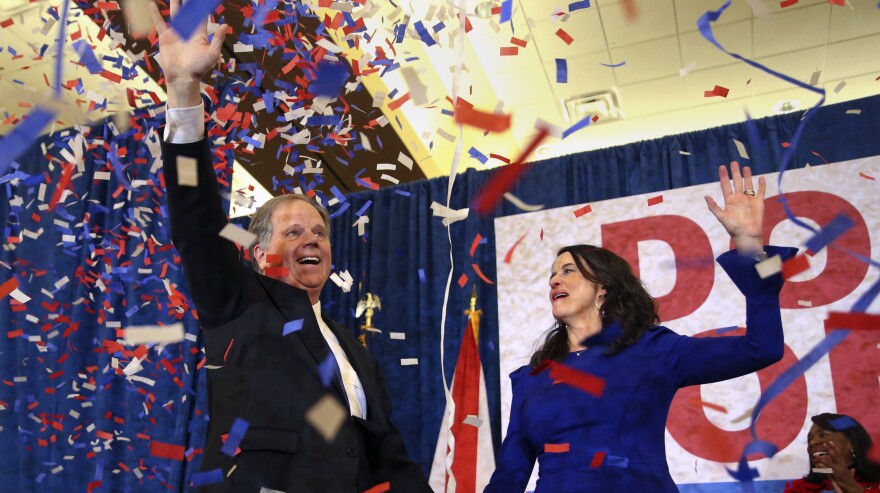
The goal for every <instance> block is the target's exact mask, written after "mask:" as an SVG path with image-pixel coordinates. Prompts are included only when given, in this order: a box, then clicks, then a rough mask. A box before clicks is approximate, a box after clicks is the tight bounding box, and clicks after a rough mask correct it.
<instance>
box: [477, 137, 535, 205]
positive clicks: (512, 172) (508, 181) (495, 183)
mask: <svg viewBox="0 0 880 493" xmlns="http://www.w3.org/2000/svg"><path fill="white" fill-rule="evenodd" d="M549 133H550V132H549V130H548V129H546V128H542V129H541V130H540V132H538V134H537V135H536V136H535V137H534V139H532V142H531V143H529V145H528V147H526V149H525V150H524V151H523V153H522V155H520V157H519V158H518V159H517V160H516V161H515V162H514V163H512V164H510V165H508V166H505V167H503V168H501V169H500V170H499V171H498V172H497V173H495V174H494V175H493V176H492V178H490V179H489V183H488V184H486V187H485V188H483V189H482V190H481V191H480V193H479V195H477V198H476V199H474V203H473V204H472V207H473V208H474V210H475V211H476V212H477V213H478V214H487V213H489V212H491V211H492V210H494V209H495V207H496V206H497V205H498V202H500V201H501V197H503V196H504V193H505V192H507V191H508V190H510V188H511V187H512V186H513V184H514V183H516V181H517V180H519V178H520V177H521V176H522V174H523V173H525V172H526V170H527V169H528V168H529V166H528V165H526V164H523V163H524V162H525V160H526V158H528V157H529V156H530V155H531V154H532V152H533V151H534V150H535V149H536V148H537V147H538V145H539V144H540V143H541V141H543V140H544V139H545V138H547V135H548V134H549Z"/></svg>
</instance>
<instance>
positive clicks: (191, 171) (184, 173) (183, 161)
mask: <svg viewBox="0 0 880 493" xmlns="http://www.w3.org/2000/svg"><path fill="white" fill-rule="evenodd" d="M177 184H178V185H180V186H182V187H197V186H199V175H198V171H197V170H196V160H195V158H191V157H187V156H177Z"/></svg>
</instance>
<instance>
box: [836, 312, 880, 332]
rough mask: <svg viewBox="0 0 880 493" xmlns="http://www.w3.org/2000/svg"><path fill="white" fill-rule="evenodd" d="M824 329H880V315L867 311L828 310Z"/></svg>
mask: <svg viewBox="0 0 880 493" xmlns="http://www.w3.org/2000/svg"><path fill="white" fill-rule="evenodd" d="M825 328H826V329H853V330H867V329H880V315H871V314H867V313H853V312H848V313H842V312H830V313H828V319H826V320H825Z"/></svg>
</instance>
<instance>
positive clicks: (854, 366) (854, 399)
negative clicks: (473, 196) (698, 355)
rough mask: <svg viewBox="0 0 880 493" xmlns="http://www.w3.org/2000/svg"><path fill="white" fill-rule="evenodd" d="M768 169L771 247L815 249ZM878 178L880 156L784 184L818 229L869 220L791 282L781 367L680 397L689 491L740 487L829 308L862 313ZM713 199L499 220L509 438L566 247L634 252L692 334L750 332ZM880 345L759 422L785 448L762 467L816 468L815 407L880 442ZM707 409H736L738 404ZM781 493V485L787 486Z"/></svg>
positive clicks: (675, 322)
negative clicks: (723, 263) (762, 400)
mask: <svg viewBox="0 0 880 493" xmlns="http://www.w3.org/2000/svg"><path fill="white" fill-rule="evenodd" d="M764 176H765V177H766V179H767V183H768V187H767V194H766V203H765V205H766V221H765V241H767V242H768V243H771V244H775V245H791V246H798V247H800V248H801V249H802V250H803V248H804V247H803V244H804V243H805V241H806V240H807V239H809V238H810V237H811V236H812V233H811V232H809V231H807V230H806V229H803V228H801V227H799V226H797V225H795V224H794V222H792V221H790V220H789V219H787V217H786V215H785V213H784V211H783V207H782V204H781V203H780V202H779V201H778V198H779V192H778V189H777V174H776V173H774V174H769V175H764ZM878 179H880V157H872V158H866V159H860V160H855V161H849V162H844V163H838V164H832V165H829V166H819V167H813V168H805V169H799V170H793V171H789V172H787V173H785V175H784V180H783V183H782V189H783V191H784V192H785V194H786V196H787V199H788V204H789V206H790V207H791V209H792V211H793V212H794V214H795V215H796V216H797V217H799V218H800V219H802V220H803V221H804V222H806V223H808V224H810V225H812V226H813V227H817V228H818V227H822V226H824V225H826V224H827V223H829V222H830V221H831V220H832V219H834V217H835V216H837V215H838V214H841V213H842V214H845V215H846V216H848V217H849V218H850V219H852V220H853V221H854V222H855V226H853V227H852V228H851V229H850V230H849V231H848V232H847V233H845V234H844V235H843V236H841V237H840V239H839V240H838V241H837V242H835V243H834V244H833V246H832V248H826V249H824V250H822V251H820V252H818V253H817V254H815V255H813V256H810V257H808V258H809V262H810V265H811V267H810V269H809V270H808V271H806V272H803V273H801V274H798V275H796V276H794V277H792V278H791V279H789V280H788V281H787V283H786V285H785V288H784V289H783V291H782V294H781V303H782V308H783V313H782V317H783V323H784V330H785V342H786V349H785V356H784V358H783V360H782V361H781V362H779V363H777V364H775V365H773V366H771V367H770V368H767V369H764V370H762V371H760V372H758V373H756V374H750V375H746V376H744V377H740V378H737V379H735V380H730V381H727V382H721V383H716V384H711V385H703V386H699V387H696V386H695V387H689V388H685V389H682V390H680V391H679V393H678V394H677V396H676V398H675V401H674V402H673V405H672V409H671V411H670V415H669V418H668V421H667V427H666V451H667V459H668V461H669V466H670V471H671V473H672V476H673V479H674V480H675V482H676V483H678V484H679V485H683V484H688V485H690V486H684V487H682V488H681V490H682V491H685V492H688V491H728V490H729V488H731V487H732V486H733V485H732V482H733V479H732V478H731V477H730V475H729V474H728V473H727V472H726V470H725V467H731V468H733V469H736V464H735V463H736V461H737V460H738V459H739V456H740V453H741V452H742V449H743V446H744V445H745V444H746V443H748V442H749V441H750V436H749V430H748V426H749V422H750V420H749V418H748V417H749V416H750V410H751V409H752V408H753V407H754V405H755V404H756V402H757V400H758V398H759V396H760V393H761V389H762V388H766V387H767V386H768V385H769V384H770V383H771V382H772V381H773V380H774V379H775V378H776V377H777V376H778V375H779V374H780V373H781V372H782V371H783V370H784V369H786V368H788V367H790V366H791V365H792V364H793V363H795V362H796V361H797V358H799V357H802V356H803V355H804V354H806V353H807V352H808V351H809V350H810V349H811V348H813V347H814V346H815V345H816V344H817V343H818V342H819V341H820V340H822V339H823V338H824V337H825V336H826V330H825V328H824V325H823V320H824V319H825V318H826V316H827V313H828V312H829V311H849V310H850V308H851V307H852V305H853V303H854V302H855V300H857V299H858V298H859V296H860V295H862V294H864V292H865V291H866V290H867V289H868V288H869V287H870V286H871V285H872V284H874V283H875V282H877V278H878V273H877V269H873V268H869V266H868V265H867V264H866V263H864V262H862V261H860V260H857V259H856V258H854V257H853V256H852V255H850V254H849V253H846V252H844V249H846V250H850V251H851V252H853V253H855V254H858V255H862V256H864V257H874V258H877V257H878V256H880V246H878V241H880V205H878V203H877V200H876V199H877V197H878V193H880V182H878V181H877V180H878ZM705 195H711V196H712V197H714V198H715V200H716V201H717V202H719V203H722V195H721V192H720V190H719V188H718V185H717V184H706V185H698V186H692V187H687V188H679V189H675V190H667V191H663V192H655V193H648V194H642V195H634V196H630V197H625V198H620V199H613V200H605V201H601V202H594V203H591V204H589V206H590V207H589V210H590V211H589V212H586V211H585V206H586V205H587V204H579V205H573V206H569V207H560V208H556V209H550V210H542V211H539V212H533V213H527V214H519V215H516V216H508V217H501V218H497V219H496V220H495V235H496V243H495V244H496V249H495V252H496V259H497V264H496V266H497V271H498V320H499V324H500V327H499V343H500V344H499V351H500V373H501V382H500V388H501V408H502V409H501V416H502V420H503V421H502V429H503V430H502V433H506V429H507V420H508V416H509V413H510V401H511V392H510V380H509V378H508V376H507V375H508V374H509V373H510V372H512V371H514V370H515V369H517V368H518V367H520V366H522V365H525V364H528V359H529V357H530V355H531V354H532V352H533V350H534V347H535V342H536V341H537V340H538V339H541V338H542V336H543V335H544V333H545V332H546V331H547V330H548V329H549V328H550V326H551V324H552V323H553V317H552V315H551V312H550V304H549V300H548V290H549V287H548V279H549V275H550V266H551V264H552V262H553V260H554V258H555V252H556V250H557V249H558V248H560V247H562V246H565V245H569V244H575V243H589V244H595V245H601V246H604V247H607V248H610V249H612V250H614V251H615V252H617V253H618V254H620V255H622V256H623V257H624V258H626V259H627V260H628V261H629V262H630V264H631V265H632V266H633V267H634V269H635V271H636V273H637V275H639V276H640V278H641V279H642V280H643V281H644V283H645V284H646V285H647V287H648V290H649V292H650V293H651V294H652V295H653V296H654V297H655V298H657V299H658V301H659V303H660V315H661V319H662V320H663V325H666V326H668V327H670V328H672V329H673V330H675V331H676V332H678V333H680V334H686V335H692V336H699V335H700V334H702V333H704V332H707V331H710V330H712V329H717V328H725V327H733V326H739V327H744V325H745V302H744V299H743V297H742V295H740V293H739V291H738V290H737V289H736V287H735V286H734V285H733V283H732V282H730V280H729V279H728V278H727V276H726V275H725V274H724V272H723V270H722V269H721V268H720V267H718V266H717V264H716V263H715V262H714V260H713V259H714V257H716V256H718V255H719V254H721V253H723V252H724V251H726V250H728V249H729V248H730V244H729V236H728V235H727V234H726V233H725V231H724V228H723V227H722V226H721V225H720V224H719V223H718V222H717V221H716V220H715V218H714V217H713V216H712V214H711V213H710V212H709V211H708V209H707V207H706V204H705V201H704V198H703V197H704V196H705ZM508 259H509V261H508ZM731 333H735V332H731ZM878 349H880V344H878V341H877V338H876V334H870V333H866V332H858V331H854V332H852V333H851V334H850V336H849V337H848V338H847V339H846V340H845V341H844V342H843V343H842V344H841V345H840V346H838V347H837V348H836V349H834V350H833V351H831V353H830V354H829V356H826V357H825V358H822V359H821V360H820V361H819V362H818V363H817V364H816V365H814V366H813V367H812V368H811V369H810V370H809V371H807V372H806V374H805V375H804V376H803V377H801V378H799V379H798V380H797V381H796V382H795V383H794V384H792V385H791V386H790V387H789V388H788V389H787V390H786V391H785V392H784V393H783V394H781V395H780V396H779V397H778V398H777V399H776V400H775V401H773V403H772V404H770V405H769V406H768V407H767V408H765V410H764V412H763V413H762V415H761V418H760V420H759V421H758V423H759V424H758V433H759V438H761V439H763V440H769V441H772V442H773V443H775V444H776V445H777V446H778V447H779V450H780V452H779V454H778V455H777V456H775V457H774V458H773V459H762V460H758V461H754V462H752V466H753V467H757V468H758V471H759V472H760V475H761V476H760V480H761V481H767V480H783V479H791V478H796V477H799V476H803V475H804V474H805V473H806V472H807V469H808V462H807V453H806V435H807V432H808V431H809V428H810V424H811V423H810V420H809V417H810V416H812V415H815V414H818V413H822V412H841V413H846V414H850V415H852V416H853V417H855V418H856V419H857V420H858V421H860V422H861V423H863V424H864V425H865V426H866V427H867V428H868V431H869V432H870V433H871V435H872V436H874V437H877V436H880V416H878V414H877V413H876V410H875V411H871V409H870V405H871V403H872V402H873V403H876V402H880V388H878V370H877V369H878V368H880V351H878ZM703 403H709V404H714V405H717V406H723V408H724V409H725V410H726V412H723V411H720V410H717V409H715V408H714V406H711V407H710V406H705V405H704V404H703ZM711 429H718V430H723V433H722V434H721V435H722V436H723V437H724V443H709V441H707V440H706V439H705V436H706V431H707V430H711ZM713 431H714V430H713ZM716 442H717V441H716ZM597 445H601V444H597ZM533 476H534V475H533ZM698 483H702V484H698ZM724 483H727V484H724ZM774 483H775V482H774ZM763 486H764V487H765V488H767V487H771V485H770V484H764V485H763ZM777 486H779V489H776V488H777ZM533 487H534V477H533V481H532V484H531V486H530V488H533ZM769 489H774V490H776V491H781V484H780V485H776V484H773V485H772V488H769ZM769 489H768V490H769ZM761 490H762V491H763V490H764V488H761Z"/></svg>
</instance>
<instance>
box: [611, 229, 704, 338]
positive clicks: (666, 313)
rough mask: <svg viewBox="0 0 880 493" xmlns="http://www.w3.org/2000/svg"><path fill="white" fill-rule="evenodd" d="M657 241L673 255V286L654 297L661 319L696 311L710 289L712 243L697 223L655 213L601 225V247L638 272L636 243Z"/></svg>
mask: <svg viewBox="0 0 880 493" xmlns="http://www.w3.org/2000/svg"><path fill="white" fill-rule="evenodd" d="M646 240H659V241H662V242H665V243H666V244H668V245H669V246H670V247H671V248H672V252H673V254H674V255H675V286H673V288H672V290H671V291H670V292H669V293H668V294H666V295H665V296H661V297H659V298H658V299H657V304H658V305H659V307H660V320H663V321H664V322H668V321H670V320H675V319H677V318H681V317H686V316H688V315H690V314H691V313H693V312H694V311H696V310H697V308H699V307H700V306H701V305H702V304H703V303H704V302H705V301H706V300H707V299H709V293H710V292H711V291H712V284H713V283H714V281H715V262H714V261H713V260H712V259H713V257H714V256H713V255H712V245H711V244H710V243H709V238H708V237H707V236H706V233H705V232H704V231H703V229H702V228H701V227H700V225H698V224H697V223H695V222H693V221H692V220H690V219H688V218H686V217H684V216H654V217H645V218H641V219H632V220H629V221H622V222H619V223H611V224H603V225H602V246H603V247H605V248H607V249H609V250H611V251H613V252H614V253H616V254H618V255H620V256H621V257H623V259H624V260H626V261H627V262H629V264H630V265H631V266H632V268H633V273H634V274H635V275H636V277H641V276H640V275H639V246H638V244H639V242H640V241H646Z"/></svg>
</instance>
